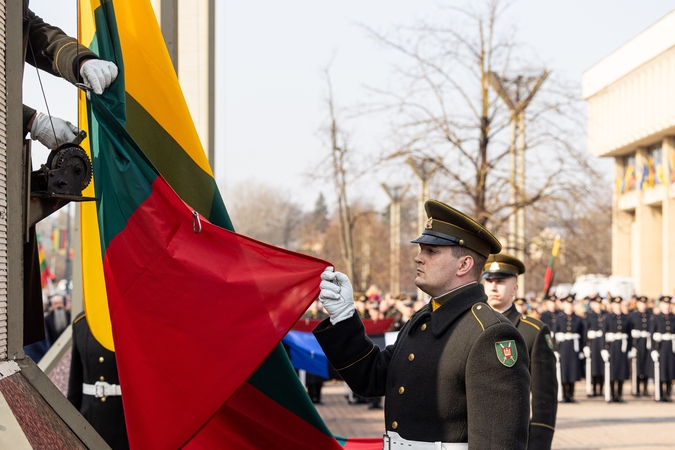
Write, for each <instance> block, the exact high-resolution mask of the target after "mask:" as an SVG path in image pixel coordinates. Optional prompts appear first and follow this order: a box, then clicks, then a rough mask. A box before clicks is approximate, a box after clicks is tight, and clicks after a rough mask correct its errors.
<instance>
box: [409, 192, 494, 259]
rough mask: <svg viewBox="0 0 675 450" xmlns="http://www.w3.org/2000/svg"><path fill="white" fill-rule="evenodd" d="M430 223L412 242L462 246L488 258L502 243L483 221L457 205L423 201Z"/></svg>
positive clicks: (428, 222)
mask: <svg viewBox="0 0 675 450" xmlns="http://www.w3.org/2000/svg"><path fill="white" fill-rule="evenodd" d="M424 209H425V210H426V212H427V217H428V218H429V220H427V224H426V226H425V227H424V231H423V232H422V234H421V235H420V236H418V237H416V238H415V239H413V240H412V241H410V242H412V243H413V244H427V245H459V246H462V247H466V248H469V249H471V250H473V251H475V252H476V253H478V254H480V255H483V256H484V257H486V258H487V257H488V256H489V255H490V254H491V253H499V252H500V251H501V250H502V244H500V243H499V241H498V240H497V238H496V237H494V236H493V235H492V233H490V232H489V231H488V230H486V229H485V228H484V227H483V226H482V225H481V224H479V223H478V222H476V221H475V220H473V219H472V218H471V217H469V216H467V215H466V214H464V213H462V212H460V211H457V210H456V209H455V208H453V207H451V206H448V205H446V204H445V203H441V202H439V201H437V200H427V202H426V203H425V204H424Z"/></svg>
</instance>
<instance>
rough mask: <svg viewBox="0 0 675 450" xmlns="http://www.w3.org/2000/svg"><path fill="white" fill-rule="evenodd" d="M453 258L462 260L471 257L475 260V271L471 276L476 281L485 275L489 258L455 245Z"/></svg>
mask: <svg viewBox="0 0 675 450" xmlns="http://www.w3.org/2000/svg"><path fill="white" fill-rule="evenodd" d="M451 248H452V256H454V257H455V258H461V257H462V256H470V257H471V258H473V270H472V272H471V274H472V275H473V276H474V278H475V279H476V280H479V279H480V276H481V275H482V274H483V267H485V263H486V262H487V258H486V257H485V256H483V255H479V254H478V253H476V252H475V251H473V250H471V249H470V248H466V247H462V246H459V245H453V246H452V247H451Z"/></svg>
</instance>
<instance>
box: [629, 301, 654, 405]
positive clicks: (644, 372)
mask: <svg viewBox="0 0 675 450" xmlns="http://www.w3.org/2000/svg"><path fill="white" fill-rule="evenodd" d="M647 301H648V299H647V297H644V296H642V297H638V299H637V305H636V308H637V310H636V311H633V312H632V313H631V314H630V316H629V317H630V320H631V323H632V325H633V330H632V331H631V336H632V337H633V348H632V349H631V353H632V356H633V358H635V363H634V364H633V369H635V373H634V374H632V376H633V379H634V380H636V381H637V382H636V383H635V396H636V397H639V396H640V385H642V386H643V389H642V394H643V395H645V396H647V395H648V394H647V385H648V384H649V379H650V378H651V377H652V376H653V374H654V362H653V361H652V358H651V356H650V352H651V350H652V335H651V333H650V331H649V328H650V327H651V321H652V313H651V311H649V309H648V308H647Z"/></svg>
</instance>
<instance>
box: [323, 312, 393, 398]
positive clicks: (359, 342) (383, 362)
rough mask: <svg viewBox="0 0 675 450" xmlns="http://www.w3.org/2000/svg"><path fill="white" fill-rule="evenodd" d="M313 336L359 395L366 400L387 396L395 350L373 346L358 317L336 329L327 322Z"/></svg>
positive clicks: (350, 319) (390, 347)
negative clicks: (388, 375) (390, 364)
mask: <svg viewBox="0 0 675 450" xmlns="http://www.w3.org/2000/svg"><path fill="white" fill-rule="evenodd" d="M313 333H314V336H315V337H316V340H317V341H318V342H319V345H321V348H322V349H323V351H324V353H326V357H327V358H328V361H329V362H330V363H331V365H332V366H333V367H334V368H335V370H337V371H338V373H339V374H340V376H341V377H342V378H343V379H344V380H345V382H347V384H348V385H349V387H350V388H351V389H352V390H353V391H354V392H355V393H357V394H358V395H361V396H363V397H379V396H383V395H384V393H385V389H386V381H387V370H388V368H389V361H390V360H391V354H392V352H393V346H391V345H390V346H388V347H387V348H386V349H384V350H380V348H379V347H378V346H377V345H375V344H373V342H372V341H371V340H370V338H368V336H367V335H366V333H365V328H364V327H363V322H361V318H360V317H359V316H358V314H354V315H353V316H352V317H350V318H349V319H347V320H343V321H342V322H338V323H337V324H335V325H334V326H331V324H330V319H326V320H324V321H323V322H321V323H320V324H319V325H318V326H317V327H316V328H315V329H314V331H313Z"/></svg>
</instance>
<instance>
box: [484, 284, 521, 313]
mask: <svg viewBox="0 0 675 450" xmlns="http://www.w3.org/2000/svg"><path fill="white" fill-rule="evenodd" d="M483 284H484V285H485V293H486V294H487V296H488V303H489V304H490V306H492V307H493V308H494V309H496V310H497V311H499V312H502V311H506V310H507V309H509V307H510V306H511V303H513V298H514V297H515V296H516V292H518V278H516V277H508V278H486V279H485V280H484V281H483Z"/></svg>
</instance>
